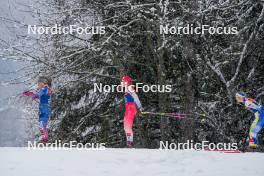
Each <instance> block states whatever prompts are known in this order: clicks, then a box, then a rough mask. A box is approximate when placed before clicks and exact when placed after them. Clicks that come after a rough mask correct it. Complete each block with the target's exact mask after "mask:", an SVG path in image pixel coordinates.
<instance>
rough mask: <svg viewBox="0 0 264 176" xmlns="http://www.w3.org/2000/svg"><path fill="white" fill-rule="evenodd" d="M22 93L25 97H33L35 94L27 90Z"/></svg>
mask: <svg viewBox="0 0 264 176" xmlns="http://www.w3.org/2000/svg"><path fill="white" fill-rule="evenodd" d="M22 95H24V96H27V97H34V96H35V94H34V93H33V92H29V91H26V92H23V93H22Z"/></svg>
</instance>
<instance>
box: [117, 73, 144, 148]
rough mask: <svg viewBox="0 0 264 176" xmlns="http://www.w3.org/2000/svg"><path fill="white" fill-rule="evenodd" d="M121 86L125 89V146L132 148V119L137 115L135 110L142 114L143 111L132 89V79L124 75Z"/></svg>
mask: <svg viewBox="0 0 264 176" xmlns="http://www.w3.org/2000/svg"><path fill="white" fill-rule="evenodd" d="M121 85H122V86H123V87H124V88H125V103H126V104H125V105H126V106H125V107H126V111H125V116H124V130H125V133H126V140H127V146H128V147H130V148H131V147H133V131H132V126H133V123H134V119H135V117H136V114H137V108H138V109H139V110H140V111H141V112H142V111H144V109H143V108H142V105H141V102H140V100H139V98H138V96H137V94H136V92H135V90H134V89H133V85H132V79H131V78H130V77H129V76H128V75H125V76H123V77H122V79H121Z"/></svg>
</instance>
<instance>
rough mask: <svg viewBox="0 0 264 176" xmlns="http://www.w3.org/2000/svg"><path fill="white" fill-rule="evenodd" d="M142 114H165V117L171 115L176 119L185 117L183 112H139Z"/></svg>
mask: <svg viewBox="0 0 264 176" xmlns="http://www.w3.org/2000/svg"><path fill="white" fill-rule="evenodd" d="M141 114H142V115H147V114H150V115H158V116H166V117H172V118H177V119H183V118H185V114H179V113H160V112H146V111H145V112H141Z"/></svg>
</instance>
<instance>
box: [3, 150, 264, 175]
mask: <svg viewBox="0 0 264 176" xmlns="http://www.w3.org/2000/svg"><path fill="white" fill-rule="evenodd" d="M0 156H1V157H0V163H1V164H0V170H1V175H3V176H17V175H19V176H36V175H37V176H89V175H91V176H103V175H107V176H109V175H113V176H139V175H140V176H145V175H148V176H155V175H157V176H164V175H166V176H175V175H180V176H192V175H201V176H244V175H245V176H263V175H264V169H263V163H264V154H263V153H232V154H230V153H220V152H206V151H193V150H184V151H183V150H181V151H179V150H151V149H105V150H101V151H98V150H96V151H95V150H76V149H72V150H33V149H31V150H28V149H27V148H22V147H21V148H7V147H2V148H0Z"/></svg>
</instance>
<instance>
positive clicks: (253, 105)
mask: <svg viewBox="0 0 264 176" xmlns="http://www.w3.org/2000/svg"><path fill="white" fill-rule="evenodd" d="M236 101H237V102H238V103H239V104H242V105H244V106H245V107H246V109H248V110H249V111H251V112H253V113H254V115H255V120H254V121H253V123H252V125H251V127H250V130H249V140H248V141H249V147H250V148H256V147H257V144H258V142H257V136H258V133H259V131H260V130H261V128H262V127H263V125H264V107H263V106H261V105H260V104H258V103H257V102H256V101H255V100H254V99H252V98H247V96H246V94H245V93H243V92H242V93H236Z"/></svg>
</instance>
